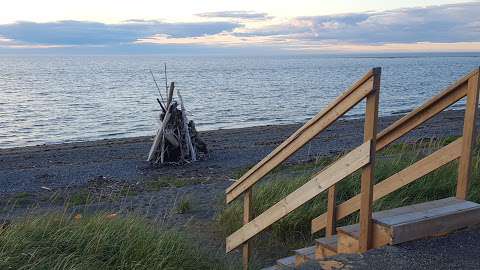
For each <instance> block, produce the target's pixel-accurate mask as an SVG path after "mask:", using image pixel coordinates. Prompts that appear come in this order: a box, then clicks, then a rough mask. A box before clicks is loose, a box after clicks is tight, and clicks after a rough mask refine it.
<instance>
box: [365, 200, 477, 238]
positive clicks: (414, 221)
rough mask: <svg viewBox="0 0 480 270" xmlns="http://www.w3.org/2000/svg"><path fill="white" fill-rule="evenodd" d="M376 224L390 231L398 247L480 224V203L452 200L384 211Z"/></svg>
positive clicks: (376, 219) (376, 216)
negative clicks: (416, 240)
mask: <svg viewBox="0 0 480 270" xmlns="http://www.w3.org/2000/svg"><path fill="white" fill-rule="evenodd" d="M374 222H375V223H376V224H378V225H381V226H383V227H386V228H387V229H388V231H389V233H390V237H391V239H390V241H389V244H392V245H394V244H399V243H403V242H407V241H411V240H415V239H420V238H425V237H429V236H435V235H440V234H445V233H449V232H452V231H455V230H459V229H462V228H465V227H469V226H473V225H477V224H480V204H477V203H474V202H470V201H465V200H461V199H457V198H454V197H451V198H446V199H442V200H437V201H431V202H426V203H421V204H416V205H410V206H405V207H400V208H395V209H391V210H386V211H381V212H378V213H375V214H374Z"/></svg>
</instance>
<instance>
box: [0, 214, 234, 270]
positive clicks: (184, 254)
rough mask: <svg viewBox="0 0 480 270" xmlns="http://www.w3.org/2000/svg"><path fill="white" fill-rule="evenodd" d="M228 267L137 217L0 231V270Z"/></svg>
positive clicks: (48, 222)
mask: <svg viewBox="0 0 480 270" xmlns="http://www.w3.org/2000/svg"><path fill="white" fill-rule="evenodd" d="M231 267H232V269H233V266H227V264H226V263H225V261H224V260H223V259H221V258H220V257H218V258H216V256H212V254H209V253H207V252H206V251H204V250H202V249H201V248H200V247H199V246H198V245H197V244H196V243H192V242H191V241H189V240H187V238H186V237H185V236H184V235H183V234H182V233H179V232H177V231H173V230H166V229H161V228H158V227H155V226H154V225H151V224H150V223H148V222H147V221H145V220H143V219H142V218H138V217H117V218H113V219H112V218H108V216H106V215H101V214H97V215H93V216H87V217H82V218H79V219H71V218H69V217H67V216H64V215H48V216H41V217H28V218H26V219H25V220H21V221H19V222H16V223H14V224H12V225H10V226H9V227H8V228H6V229H4V230H0V269H45V270H47V269H104V270H109V269H112V270H113V269H229V268H231Z"/></svg>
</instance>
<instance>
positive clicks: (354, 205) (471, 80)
mask: <svg viewBox="0 0 480 270" xmlns="http://www.w3.org/2000/svg"><path fill="white" fill-rule="evenodd" d="M479 76H480V68H477V69H475V70H473V71H472V72H470V73H469V74H468V75H466V76H464V77H463V78H461V79H460V80H458V81H457V82H455V83H454V84H452V85H451V86H449V87H448V88H446V89H445V90H443V91H442V92H441V93H439V94H438V95H436V96H434V97H433V98H431V99H430V100H428V101H427V102H425V103H424V104H423V105H422V106H420V107H418V108H417V109H415V110H414V111H412V112H410V113H409V114H407V115H405V116H404V117H402V118H400V119H399V120H397V121H396V122H394V123H393V124H392V125H390V126H389V127H387V128H385V129H384V130H383V131H382V132H380V134H378V136H377V145H376V151H380V150H382V149H383V148H385V147H386V146H387V145H389V144H391V143H392V142H394V141H395V140H397V139H399V138H400V137H402V136H403V135H405V134H407V133H408V132H409V131H411V130H413V129H414V128H416V127H418V126H419V125H421V124H423V123H424V122H425V121H427V120H429V119H431V118H432V117H434V116H435V115H437V114H438V113H440V112H442V111H443V110H445V109H446V108H448V107H449V106H451V105H452V104H454V103H456V102H457V101H459V100H460V99H462V98H464V97H466V98H467V102H466V109H465V117H464V127H463V136H462V137H461V138H458V139H457V140H455V141H454V142H452V143H450V144H448V145H446V146H444V147H443V148H441V149H439V150H437V151H435V152H434V153H432V154H430V155H429V156H426V157H424V158H423V159H421V160H419V161H417V162H416V163H414V164H412V165H410V166H409V167H407V168H405V169H403V170H401V171H400V172H398V173H396V174H394V175H392V176H390V177H388V178H387V179H385V180H383V181H381V182H379V183H378V184H376V185H375V186H374V187H373V194H372V195H373V198H372V200H373V201H376V200H378V199H380V198H382V197H384V196H386V195H388V194H390V193H392V192H393V191H395V190H397V189H399V188H401V187H403V186H405V185H407V184H409V183H411V182H413V181H415V180H417V179H419V178H421V177H423V176H425V175H427V174H429V173H430V172H432V171H434V170H436V169H438V168H440V167H442V166H444V165H446V164H448V163H449V162H451V161H454V160H456V159H460V160H459V166H458V170H459V171H458V179H457V191H456V197H457V198H459V199H464V200H465V199H466V197H467V195H468V187H469V179H470V175H471V170H472V166H471V160H472V149H473V145H474V139H475V137H476V136H475V124H476V115H477V110H478V94H479V91H480V88H479V87H480V86H479ZM331 208H334V209H333V210H330V211H334V212H335V221H336V220H339V219H342V218H344V217H346V216H348V215H350V214H352V213H354V212H356V211H357V210H359V209H360V210H361V196H360V195H357V196H354V197H352V198H350V199H349V200H347V201H345V202H343V203H341V204H340V205H338V206H336V207H331ZM329 215H331V214H330V213H328V212H327V213H324V214H322V215H320V216H319V217H317V218H315V219H313V220H312V224H311V227H312V228H311V231H312V233H315V232H318V231H320V230H321V229H323V228H329V227H334V225H332V223H333V222H335V221H332V220H331V219H332V218H331V217H330V218H329ZM327 230H328V229H327Z"/></svg>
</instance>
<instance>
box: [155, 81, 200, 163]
mask: <svg viewBox="0 0 480 270" xmlns="http://www.w3.org/2000/svg"><path fill="white" fill-rule="evenodd" d="M152 76H153V74H152ZM153 78H154V81H155V77H153ZM155 85H156V86H157V89H158V90H159V92H160V88H159V87H158V85H157V83H156V81H155ZM166 85H168V84H166ZM166 88H167V87H166ZM174 92H175V83H174V82H172V83H170V87H169V88H167V98H166V101H164V102H162V101H161V100H160V99H157V101H158V103H159V105H160V108H161V109H162V111H161V113H160V127H159V128H158V130H157V134H156V135H155V139H154V141H153V145H152V147H151V149H150V152H149V154H148V161H151V162H154V163H161V164H163V163H167V162H170V163H171V162H174V163H183V162H192V161H196V160H198V159H199V158H202V157H204V156H205V155H206V154H207V147H206V145H205V143H204V142H203V141H202V140H200V138H199V137H198V132H197V130H196V129H195V124H194V122H193V121H188V118H187V112H186V110H185V106H184V103H183V99H182V95H181V94H180V91H179V90H178V89H177V90H176V93H177V97H178V102H177V100H174V98H173V94H174ZM160 96H161V93H160ZM179 105H180V108H179Z"/></svg>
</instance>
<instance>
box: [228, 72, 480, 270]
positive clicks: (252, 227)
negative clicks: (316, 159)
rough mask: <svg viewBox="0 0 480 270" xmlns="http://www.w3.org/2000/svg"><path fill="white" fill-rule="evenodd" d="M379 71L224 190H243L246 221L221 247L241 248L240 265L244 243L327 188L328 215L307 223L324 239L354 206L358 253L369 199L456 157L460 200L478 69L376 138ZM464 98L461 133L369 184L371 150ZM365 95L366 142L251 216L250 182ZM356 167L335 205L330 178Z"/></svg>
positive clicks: (368, 221) (367, 242) (368, 219)
mask: <svg viewBox="0 0 480 270" xmlns="http://www.w3.org/2000/svg"><path fill="white" fill-rule="evenodd" d="M380 73H381V70H380V68H374V69H372V70H370V71H369V72H368V73H367V74H366V75H365V76H363V77H362V79H360V80H359V81H358V82H356V83H355V84H354V85H353V86H352V87H351V88H350V89H348V90H347V91H346V92H344V93H343V94H342V95H341V96H339V97H338V98H337V99H336V100H335V101H334V102H332V103H331V104H330V105H329V106H328V107H327V108H326V109H324V110H323V111H322V112H320V113H319V114H317V115H316V116H315V117H314V118H312V119H311V120H310V121H308V122H307V123H306V124H305V125H303V126H302V127H301V128H300V129H298V130H297V131H296V132H295V133H294V134H293V135H291V136H290V137H289V138H288V139H287V140H285V141H284V142H283V143H282V144H281V145H279V146H278V147H277V148H276V149H275V150H273V151H272V153H270V154H269V155H268V156H266V157H265V158H264V159H263V160H261V161H260V162H259V163H258V164H256V165H255V166H254V167H252V168H251V169H250V170H249V171H248V172H247V173H245V174H244V175H243V176H242V177H241V178H240V179H239V180H238V181H236V182H235V183H234V184H232V185H231V186H230V187H229V188H228V189H227V190H226V201H227V203H230V202H232V201H233V200H234V199H236V198H237V197H239V196H240V195H241V194H244V203H243V207H244V214H243V223H244V225H243V226H242V227H241V228H240V229H239V230H237V231H236V232H234V233H233V234H231V235H230V236H228V237H227V239H226V251H227V252H229V251H231V250H233V249H235V248H237V247H239V246H241V245H242V246H243V267H244V269H247V268H248V265H249V258H250V254H251V243H249V242H250V240H251V239H252V238H253V237H254V236H255V235H257V234H258V233H260V232H262V231H263V230H265V229H266V228H268V227H269V226H270V225H272V224H273V223H275V222H276V221H278V220H279V219H281V218H282V217H284V216H286V215H287V214H289V213H290V212H292V211H293V210H295V209H297V208H298V207H300V206H302V205H303V204H305V203H306V202H308V201H310V200H311V199H313V198H314V197H315V196H317V195H319V194H320V193H322V192H324V191H326V190H328V196H327V198H328V201H327V212H326V213H324V214H322V215H320V216H319V217H317V218H315V219H313V220H312V224H311V226H312V227H311V231H312V233H315V232H318V231H320V230H321V229H324V228H325V229H326V230H325V232H326V235H327V237H328V236H332V235H334V234H335V233H336V221H337V220H339V219H342V218H344V217H346V216H348V215H350V214H352V213H354V212H356V211H357V210H360V237H359V243H358V251H359V252H364V251H367V250H368V249H370V248H371V247H372V241H373V239H372V203H373V201H375V200H377V199H379V198H382V197H383V196H386V195H387V194H390V193H391V192H393V191H395V190H397V189H399V188H401V187H403V186H405V185H407V184H409V183H411V182H413V181H415V180H416V179H418V178H420V177H422V176H424V175H426V174H428V173H430V172H432V171H434V170H436V169H438V168H440V167H441V166H443V165H445V164H447V163H449V162H451V161H453V160H456V159H459V166H458V170H459V171H458V179H457V191H456V196H457V198H459V199H466V197H467V195H468V187H469V179H470V175H471V169H472V165H471V163H472V149H473V145H474V140H475V137H476V136H475V124H476V114H477V107H478V96H479V91H480V86H479V81H480V68H477V69H475V70H473V71H472V72H471V73H469V74H468V75H466V76H465V77H463V78H462V79H460V80H458V81H457V82H456V83H454V84H453V85H451V86H450V87H448V88H447V89H445V90H444V91H442V92H441V93H440V94H438V95H437V96H435V97H433V98H432V99H430V100H429V101H427V102H426V103H424V104H423V105H422V106H420V107H419V108H417V109H416V110H414V111H412V112H410V113H409V114H407V115H405V116H404V117H402V118H401V119H399V120H398V121H396V122H395V123H393V124H392V125H390V126H389V127H387V128H386V129H384V130H383V131H382V132H381V133H379V134H378V135H377V119H378V103H379V92H380ZM464 97H466V98H467V102H466V110H465V119H464V128H463V136H462V137H461V138H458V139H457V140H455V141H454V142H452V143H450V144H448V145H446V146H444V147H443V148H441V149H439V150H437V151H435V152H434V153H432V154H431V155H429V156H427V157H425V158H423V159H421V160H419V161H417V162H416V163H414V164H412V165H411V166H409V167H407V168H405V169H403V170H402V171H400V172H398V173H396V174H394V175H392V176H390V177H389V178H387V179H385V180H383V181H381V182H379V183H377V184H376V185H374V182H375V181H374V168H375V156H376V152H377V151H380V150H382V149H383V148H385V147H386V146H387V145H389V144H391V143H392V142H394V141H395V140H397V139H399V138H400V137H402V136H403V135H405V134H406V133H408V132H409V131H411V130H412V129H414V128H416V127H418V126H419V125H421V124H422V123H424V122H425V121H427V120H429V119H431V118H432V117H433V116H435V115H437V114H438V113H440V112H441V111H443V110H444V109H446V108H447V107H449V106H450V105H452V104H453V103H455V102H457V101H458V100H460V99H462V98H464ZM363 99H366V111H365V126H364V143H363V144H362V145H360V146H359V147H357V148H355V149H354V150H352V151H351V152H349V153H348V154H346V155H344V156H343V157H342V158H340V159H339V160H337V161H336V162H334V163H333V164H331V165H330V166H329V167H327V168H325V169H324V170H322V171H321V172H319V173H318V174H316V175H315V176H314V177H313V178H312V179H311V180H310V181H308V182H307V183H305V184H304V185H303V186H301V187H300V188H298V189H297V190H295V191H294V192H292V193H290V194H289V195H288V196H287V197H285V198H284V199H282V200H280V201H279V202H278V203H276V204H275V205H273V206H272V207H270V208H269V209H267V210H266V211H265V212H263V213H261V214H260V215H258V216H257V217H253V216H252V203H253V202H252V187H253V185H254V184H255V183H256V182H258V181H259V180H261V178H262V177H264V176H265V175H266V174H267V173H269V172H270V171H271V170H273V169H274V168H276V167H277V166H278V165H279V164H281V163H282V162H283V161H285V160H286V159H287V158H288V157H290V156H291V155H292V154H294V153H295V152H296V151H298V150H299V149H300V148H301V147H302V146H304V145H305V144H306V143H308V142H309V141H310V140H311V139H313V138H314V137H315V136H316V135H318V134H319V133H320V132H322V131H323V130H325V129H326V128H327V127H328V126H330V125H331V124H332V123H333V122H334V121H335V120H337V119H338V118H339V117H341V116H342V115H344V114H345V113H346V112H348V111H349V110H350V109H351V108H352V107H354V106H355V105H356V104H358V103H359V102H360V101H362V100H363ZM359 169H361V170H362V175H361V191H360V194H358V195H356V196H354V197H352V198H350V199H349V200H347V201H345V202H343V203H341V204H339V205H337V203H336V201H335V197H336V196H335V193H336V187H335V186H336V183H338V182H339V181H340V180H342V179H343V178H345V177H346V176H348V175H350V174H352V173H353V172H355V171H357V170H359Z"/></svg>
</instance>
